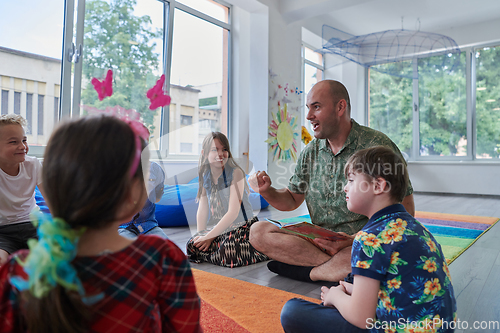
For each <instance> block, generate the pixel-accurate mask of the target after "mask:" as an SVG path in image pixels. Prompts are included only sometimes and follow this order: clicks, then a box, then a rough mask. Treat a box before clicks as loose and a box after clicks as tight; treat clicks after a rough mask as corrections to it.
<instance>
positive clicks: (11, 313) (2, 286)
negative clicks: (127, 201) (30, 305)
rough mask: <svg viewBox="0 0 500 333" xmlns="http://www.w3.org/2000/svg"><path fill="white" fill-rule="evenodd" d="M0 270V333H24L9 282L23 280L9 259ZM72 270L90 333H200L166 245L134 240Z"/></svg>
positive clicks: (185, 269)
mask: <svg viewBox="0 0 500 333" xmlns="http://www.w3.org/2000/svg"><path fill="white" fill-rule="evenodd" d="M27 254H28V251H19V252H16V254H14V256H11V257H10V260H9V262H8V263H6V264H5V265H3V266H2V267H1V268H0V318H1V322H2V324H1V325H0V332H2V333H4V332H24V331H25V330H23V329H22V327H23V324H22V323H21V322H20V320H21V315H20V294H19V292H18V291H17V289H15V288H14V287H13V286H12V285H11V284H10V282H9V281H10V277H11V276H22V277H26V274H25V272H24V270H23V268H22V267H21V266H20V265H19V264H18V263H17V261H16V260H15V256H18V257H20V259H24V258H25V257H26V256H27ZM73 264H74V266H75V268H76V270H77V272H78V276H79V277H80V279H81V281H82V283H83V286H84V288H85V292H86V295H87V296H92V295H99V294H104V295H103V296H104V298H103V299H102V300H100V301H98V302H97V303H95V304H94V305H92V306H91V313H92V321H91V325H90V331H91V332H117V333H118V332H119V333H123V332H201V329H200V324H199V319H200V299H199V297H198V295H197V293H196V288H195V284H194V279H193V275H192V272H191V269H190V267H189V263H188V261H187V259H186V256H185V255H184V253H182V251H181V250H180V249H179V248H178V247H177V246H176V245H175V244H173V243H172V242H171V241H169V240H164V239H161V238H159V237H157V236H145V235H140V236H139V237H138V238H137V239H136V240H135V241H134V242H133V243H132V244H131V245H129V246H128V247H126V248H124V249H123V250H121V251H118V252H114V253H108V254H102V255H99V256H92V257H77V258H76V259H75V260H74V261H73Z"/></svg>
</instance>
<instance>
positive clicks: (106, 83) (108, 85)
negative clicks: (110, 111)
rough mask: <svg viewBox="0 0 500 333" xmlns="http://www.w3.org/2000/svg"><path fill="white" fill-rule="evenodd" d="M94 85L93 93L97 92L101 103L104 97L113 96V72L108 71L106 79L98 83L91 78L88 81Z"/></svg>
mask: <svg viewBox="0 0 500 333" xmlns="http://www.w3.org/2000/svg"><path fill="white" fill-rule="evenodd" d="M90 82H91V83H92V84H93V85H94V89H95V91H97V97H99V100H100V101H102V100H103V99H104V98H105V97H107V96H111V95H113V71H112V70H111V69H110V70H108V73H107V74H106V78H105V79H104V80H102V81H99V80H98V79H96V78H93V79H92V81H90Z"/></svg>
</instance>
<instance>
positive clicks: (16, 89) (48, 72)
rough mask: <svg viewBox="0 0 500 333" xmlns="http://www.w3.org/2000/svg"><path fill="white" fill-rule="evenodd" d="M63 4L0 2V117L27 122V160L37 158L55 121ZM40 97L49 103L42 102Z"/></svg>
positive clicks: (54, 1) (45, 0)
mask: <svg viewBox="0 0 500 333" xmlns="http://www.w3.org/2000/svg"><path fill="white" fill-rule="evenodd" d="M64 8H65V6H64V1H60V0H39V1H33V2H30V3H29V5H28V4H27V3H26V2H24V1H0V13H1V17H2V18H1V19H0V31H2V33H0V87H1V96H0V99H1V104H0V105H1V113H2V114H9V113H16V114H20V115H21V116H23V117H24V118H26V119H27V122H28V127H27V129H26V134H27V137H28V144H29V145H30V154H35V155H41V154H42V152H43V146H44V145H45V144H46V143H47V140H48V138H49V136H50V134H51V132H52V129H53V128H54V125H55V123H56V122H57V121H58V120H59V119H58V116H57V115H55V114H53V112H54V110H55V109H57V107H58V106H56V105H55V104H54V103H55V102H56V100H55V98H59V97H60V96H59V90H60V89H59V87H60V80H61V60H62V53H63V52H62V50H63V25H64V24H63V23H64ZM45 96H47V97H49V98H44V97H45Z"/></svg>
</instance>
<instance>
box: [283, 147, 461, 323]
mask: <svg viewBox="0 0 500 333" xmlns="http://www.w3.org/2000/svg"><path fill="white" fill-rule="evenodd" d="M345 173H346V178H347V179H348V183H347V185H346V186H345V188H344V191H345V192H346V201H347V207H348V208H349V210H351V211H353V212H355V213H359V214H363V215H366V216H368V217H369V218H370V220H369V221H368V223H367V224H366V225H365V226H364V227H363V229H362V230H361V231H360V232H358V233H357V235H356V237H355V239H354V242H353V246H352V254H351V267H352V274H353V276H354V281H353V283H352V284H350V283H347V282H344V281H341V282H340V284H339V286H337V287H332V288H330V289H329V288H327V287H323V288H322V289H321V291H322V292H321V299H322V300H323V305H317V304H314V303H310V302H306V301H303V300H298V299H293V300H291V301H289V302H287V303H286V304H285V306H284V307H283V310H282V312H281V322H282V325H283V328H284V330H285V332H320V331H321V332H322V333H323V332H325V328H327V327H330V328H331V329H332V331H333V330H335V331H338V332H358V331H359V332H364V331H366V329H368V330H370V331H371V332H453V331H454V328H455V322H454V320H455V312H456V302H455V295H454V293H453V286H452V284H451V278H450V273H449V271H448V266H447V265H446V260H445V258H444V255H443V251H442V250H441V247H440V245H439V244H438V243H437V242H436V240H435V239H434V237H433V236H432V234H431V233H430V232H429V231H428V230H427V229H426V228H425V227H424V226H423V225H421V224H420V223H419V222H418V221H417V220H415V219H414V218H413V217H412V216H411V215H410V214H408V212H406V210H405V209H404V207H403V206H402V205H401V204H400V202H401V200H402V199H403V198H404V196H405V193H406V187H407V186H408V173H407V170H406V166H405V164H404V162H403V161H402V160H401V159H400V157H399V156H397V155H396V154H394V152H393V151H391V150H390V149H387V148H385V147H373V148H369V149H364V150H360V151H358V152H357V153H355V154H354V155H353V156H352V157H351V158H350V159H349V161H348V162H347V164H346V167H345ZM326 331H328V329H327V330H326Z"/></svg>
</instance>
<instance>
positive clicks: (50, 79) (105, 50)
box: [0, 0, 231, 159]
mask: <svg viewBox="0 0 500 333" xmlns="http://www.w3.org/2000/svg"><path fill="white" fill-rule="evenodd" d="M118 9H120V10H118ZM65 10H66V12H65ZM2 12H3V14H5V15H4V17H5V20H2V22H0V29H1V30H2V31H7V30H8V29H11V28H12V27H14V28H15V27H16V26H18V25H19V22H18V21H17V18H18V15H17V14H18V13H19V12H23V13H24V15H25V17H26V18H27V19H26V20H24V21H23V27H24V28H25V29H11V30H9V31H11V33H9V36H11V35H13V34H15V33H16V32H21V31H30V34H31V37H32V40H36V41H40V42H35V43H24V42H25V41H26V40H27V39H26V38H25V36H23V35H22V34H21V35H19V36H17V37H14V38H2V37H0V86H1V90H2V92H1V95H0V99H1V102H0V103H1V104H0V111H1V113H2V114H7V113H18V114H21V115H22V116H23V117H27V118H30V119H31V120H29V122H30V129H29V133H30V134H29V136H28V141H29V142H30V144H31V145H32V146H33V145H34V146H35V147H37V146H38V147H40V150H37V149H36V148H35V149H32V150H31V152H30V153H35V154H38V155H39V156H41V155H42V154H43V149H44V148H43V147H44V145H45V144H46V141H47V139H48V137H49V136H50V133H51V132H52V129H53V127H54V125H55V123H57V121H59V113H61V116H63V117H64V116H73V117H74V116H78V115H83V114H85V113H86V111H84V110H83V109H80V105H88V106H94V107H97V108H101V109H103V108H105V107H107V106H114V105H121V106H123V107H125V108H133V109H135V110H137V111H138V112H139V113H140V114H141V115H142V118H143V121H144V123H145V124H146V125H147V126H148V128H149V130H150V133H151V136H152V137H151V139H152V141H155V142H154V147H153V149H158V150H161V153H162V156H167V154H168V156H167V157H168V158H175V155H176V154H178V153H182V154H183V157H182V158H183V159H185V158H186V151H187V149H186V148H185V147H184V148H182V149H181V143H187V142H188V141H189V140H192V142H191V144H192V147H198V145H199V143H200V142H201V141H200V140H202V139H203V137H204V132H203V131H201V132H200V130H199V127H200V126H199V121H200V117H199V110H200V99H201V100H202V103H201V105H202V107H205V106H209V107H214V105H215V106H216V109H214V110H211V111H213V112H211V113H212V114H213V115H215V118H216V121H215V123H216V124H217V127H216V128H217V129H220V130H221V131H223V132H225V133H226V134H227V128H228V101H229V89H228V87H229V79H228V78H229V75H228V73H229V64H230V60H229V54H230V53H229V47H230V46H229V44H230V39H229V36H230V30H231V24H230V6H229V5H225V4H223V1H217V2H216V1H212V0H195V1H190V0H183V1H170V0H161V1H160V0H141V1H137V2H130V1H125V0H116V1H115V0H84V1H76V0H66V1H65V2H64V3H60V2H55V1H52V0H41V1H37V3H36V4H35V5H33V6H29V7H26V8H25V7H24V6H22V4H20V3H16V2H9V3H8V5H7V4H6V5H2ZM40 13H44V17H42V18H41V17H40ZM68 13H70V14H68ZM165 14H166V15H165ZM65 16H66V17H65ZM42 19H43V21H44V22H49V23H48V24H44V25H43V27H42V28H40V22H41V20H42ZM111 22H113V24H108V23H111ZM31 23H32V24H33V26H30V24H31ZM64 23H65V24H66V27H63V25H64ZM201 32H203V33H201ZM63 33H64V34H65V35H64V36H63ZM48 36H50V43H48V42H43V43H42V42H41V41H47V40H48V39H47V37H48ZM116 36H127V38H115V37H116ZM63 37H64V38H63ZM63 50H64V51H63ZM62 51H63V52H62ZM61 55H63V56H64V59H63V56H61ZM63 60H64V61H63ZM5 64H9V66H6V65H5ZM28 68H31V69H33V68H35V69H36V70H29V71H28V70H27V69H28ZM108 69H112V70H113V90H114V94H113V96H111V97H108V98H106V99H104V100H103V101H99V100H98V99H97V94H96V92H95V90H94V88H93V86H92V84H91V82H90V81H91V80H92V78H97V79H102V78H104V76H105V75H106V72H107V70H108ZM162 74H165V75H166V82H165V88H166V90H167V92H168V94H169V95H170V96H171V97H172V104H171V106H167V107H165V108H158V109H156V110H149V100H148V99H147V97H146V92H147V90H148V89H149V88H151V87H152V86H154V85H155V83H156V81H157V80H158V79H159V77H160V76H161V75H162ZM61 78H62V79H61ZM28 94H29V96H30V97H28ZM46 97H47V98H46ZM214 97H215V101H216V103H215V104H214V103H213V101H214ZM207 103H208V104H207ZM28 104H29V105H30V107H29V110H28ZM60 106H62V108H61V109H60ZM172 106H173V107H172ZM186 110H189V113H184V112H185V111H186ZM188 117H191V121H190V123H189V121H188V120H187V119H188ZM181 120H182V124H181ZM210 120H212V119H210ZM188 123H189V124H188ZM212 123H213V122H212ZM188 128H189V129H188ZM189 151H191V153H192V158H193V159H195V158H197V157H198V153H199V152H198V149H197V148H194V149H193V148H191V149H189ZM163 154H165V155H163Z"/></svg>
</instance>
